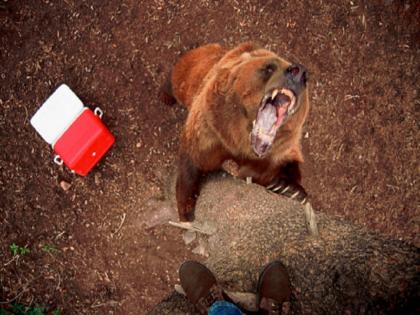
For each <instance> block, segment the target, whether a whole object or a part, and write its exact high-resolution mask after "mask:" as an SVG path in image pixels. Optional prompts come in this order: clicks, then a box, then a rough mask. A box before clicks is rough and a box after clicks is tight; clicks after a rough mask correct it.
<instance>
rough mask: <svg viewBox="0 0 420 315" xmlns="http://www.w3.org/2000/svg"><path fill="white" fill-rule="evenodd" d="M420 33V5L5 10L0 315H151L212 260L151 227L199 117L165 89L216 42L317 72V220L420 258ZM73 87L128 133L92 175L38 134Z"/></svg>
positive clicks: (50, 4) (94, 2) (129, 0)
mask: <svg viewBox="0 0 420 315" xmlns="http://www.w3.org/2000/svg"><path fill="white" fill-rule="evenodd" d="M419 21H420V4H419V2H418V1H415V0H413V1H401V0H400V1H397V0H394V1H393V0H383V1H359V0H353V1H341V0H331V1H322V0H316V1H304V0H300V1H291V0H285V1H248V0H247V1H239V0H238V1H236V0H226V1H222V0H221V1H208V0H200V1H190V0H188V1H172V0H171V1H163V0H145V1H134V0H126V1H101V0H91V1H76V0H57V1H52V0H42V1H41V0H40V1H36V2H34V1H19V0H16V1H11V0H9V1H4V0H2V1H0V108H1V110H0V172H1V174H0V224H1V227H0V303H1V304H0V310H1V309H2V308H5V309H8V308H9V307H10V305H11V304H12V303H19V304H24V305H28V306H30V305H36V304H38V305H43V306H49V309H50V310H51V311H52V310H58V309H61V310H62V312H61V314H145V313H147V312H148V311H149V310H150V309H151V308H152V307H153V306H154V305H155V304H156V303H157V302H158V301H159V300H161V299H162V298H163V297H164V296H165V295H167V294H168V293H169V292H170V291H171V290H172V288H173V285H174V284H175V283H176V282H177V268H178V266H179V265H180V263H181V262H182V261H184V260H185V259H187V258H194V259H201V258H200V257H198V256H195V255H193V254H192V253H191V250H190V249H191V248H192V247H193V245H191V246H187V247H186V246H185V245H184V243H183V241H182V237H181V232H180V231H179V230H177V229H175V228H172V227H168V226H157V227H154V228H146V227H145V225H144V222H145V221H147V218H148V217H149V216H150V214H151V211H152V208H153V203H152V204H151V203H150V199H151V198H152V200H156V199H159V198H161V197H162V196H163V191H164V187H165V185H166V183H167V181H168V178H169V176H168V174H169V173H171V172H172V171H173V169H174V164H175V159H176V151H177V146H178V134H179V131H180V128H181V126H182V122H183V120H184V119H185V116H186V113H185V111H184V110H183V109H182V108H181V107H179V106H174V107H167V106H165V105H164V104H162V103H161V102H160V101H159V98H158V89H159V86H160V85H161V84H162V83H163V82H164V80H165V78H166V76H167V74H168V72H169V71H170V69H171V65H172V64H173V63H174V62H175V61H176V59H177V57H178V56H179V54H181V53H182V52H185V51H186V50H187V49H189V48H192V47H196V46H198V45H200V44H205V43H209V42H220V43H224V44H226V45H230V46H233V45H236V44H238V43H240V42H243V41H248V40H253V41H256V42H259V43H260V44H262V45H264V46H265V47H267V48H269V49H272V50H274V51H276V52H278V53H279V54H280V55H282V56H284V57H286V58H287V59H289V60H291V61H296V62H300V63H302V64H304V65H305V66H306V67H307V68H308V69H309V70H310V73H311V104H312V109H311V113H310V117H309V120H308V122H307V124H306V126H305V137H304V139H303V147H304V151H305V154H306V163H305V167H304V186H305V187H306V189H307V191H308V192H309V193H310V194H311V196H312V200H313V205H314V208H315V209H316V210H317V211H322V212H325V213H329V214H331V215H336V216H340V217H342V218H343V219H345V220H350V221H352V222H354V223H355V224H358V225H363V226H367V227H369V228H370V229H372V230H374V231H377V232H379V233H385V234H388V235H391V236H393V237H395V238H398V239H403V240H406V241H408V242H411V243H414V244H416V245H417V246H418V245H419V244H420V238H419V211H418V204H419V195H418V191H419V183H418V178H419V177H418V173H419V164H418V161H417V153H418V142H419V141H418V140H419V137H418V134H419V133H418V130H419V121H420V119H419V109H420V101H419V98H418V88H419V82H420V80H419V70H420V69H419V65H420V64H419V61H420V50H419V48H420V47H419V44H420V25H419V24H420V22H419ZM63 82H65V83H67V84H68V85H69V86H70V87H71V88H72V89H73V90H74V91H75V92H76V93H77V94H78V95H79V97H80V98H81V99H82V100H83V101H84V102H85V104H86V105H87V106H89V107H91V108H94V107H95V106H100V107H101V108H102V109H103V110H104V112H105V117H104V121H105V123H106V124H107V126H108V127H109V129H110V130H111V131H112V133H113V134H114V135H115V136H116V144H115V146H114V147H113V148H112V149H111V151H110V152H109V154H107V156H106V158H105V159H104V160H103V161H101V163H100V164H99V165H98V167H96V168H95V169H94V170H93V171H92V172H91V173H90V174H89V175H88V176H87V177H79V176H76V175H73V174H71V173H70V172H69V171H68V170H67V169H65V168H63V167H58V166H56V165H54V164H53V163H52V157H53V153H52V151H51V148H50V147H48V145H47V144H46V143H45V142H43V140H42V139H41V138H40V137H39V136H38V135H37V134H36V132H35V130H34V129H33V128H32V127H31V125H30V124H29V119H30V118H31V116H32V115H33V114H34V113H35V111H36V109H37V108H38V107H39V106H40V104H42V102H43V101H44V100H45V99H46V98H47V97H48V95H50V94H51V93H52V92H53V90H54V89H55V88H56V87H57V86H58V85H59V84H61V83H63ZM63 181H65V182H67V183H69V184H70V185H71V186H70V187H69V189H67V190H64V189H63V188H62V187H61V185H60V183H62V182H63ZM66 188H68V187H66ZM12 244H17V245H19V246H22V247H25V246H26V247H27V248H28V249H29V250H30V252H29V253H26V254H20V255H18V256H15V257H13V255H12V253H11V251H10V246H11V245H12ZM51 313H52V312H51ZM56 313H58V312H56Z"/></svg>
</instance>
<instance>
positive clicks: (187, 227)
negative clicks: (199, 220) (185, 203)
mask: <svg viewBox="0 0 420 315" xmlns="http://www.w3.org/2000/svg"><path fill="white" fill-rule="evenodd" d="M168 223H169V225H172V226H175V227H178V228H181V229H185V230H189V231H194V232H197V233H201V234H206V235H213V234H214V232H211V231H205V230H203V229H201V228H199V227H197V226H194V225H193V224H192V223H191V222H173V221H169V222H168Z"/></svg>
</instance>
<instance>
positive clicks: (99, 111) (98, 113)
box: [93, 107, 104, 119]
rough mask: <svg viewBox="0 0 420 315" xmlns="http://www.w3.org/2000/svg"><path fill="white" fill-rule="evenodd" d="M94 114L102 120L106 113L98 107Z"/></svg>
mask: <svg viewBox="0 0 420 315" xmlns="http://www.w3.org/2000/svg"><path fill="white" fill-rule="evenodd" d="M93 113H94V114H95V115H96V116H98V117H99V118H100V119H102V116H103V115H104V112H103V111H102V109H100V108H99V107H96V108H95V109H94V110H93Z"/></svg>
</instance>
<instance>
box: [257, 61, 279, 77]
mask: <svg viewBox="0 0 420 315" xmlns="http://www.w3.org/2000/svg"><path fill="white" fill-rule="evenodd" d="M276 70H277V66H276V65H275V64H274V63H268V64H266V65H264V67H263V68H262V69H260V71H261V75H262V78H263V80H264V81H267V80H268V79H270V77H271V75H272V74H273V73H274V71H276Z"/></svg>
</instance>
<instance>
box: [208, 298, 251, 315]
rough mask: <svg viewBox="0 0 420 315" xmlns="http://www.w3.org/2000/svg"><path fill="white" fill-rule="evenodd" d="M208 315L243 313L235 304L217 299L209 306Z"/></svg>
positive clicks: (235, 314) (236, 314)
mask: <svg viewBox="0 0 420 315" xmlns="http://www.w3.org/2000/svg"><path fill="white" fill-rule="evenodd" d="M208 315H243V313H242V312H241V310H240V309H239V308H238V307H237V306H236V305H235V304H232V303H229V302H226V301H217V302H215V303H213V304H212V306H210V308H209V312H208Z"/></svg>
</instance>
